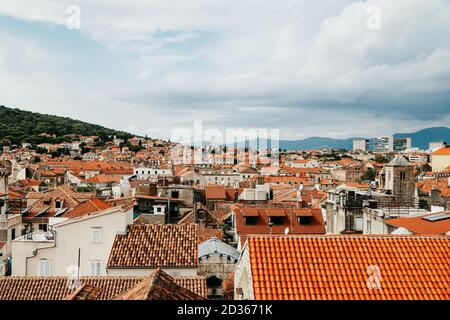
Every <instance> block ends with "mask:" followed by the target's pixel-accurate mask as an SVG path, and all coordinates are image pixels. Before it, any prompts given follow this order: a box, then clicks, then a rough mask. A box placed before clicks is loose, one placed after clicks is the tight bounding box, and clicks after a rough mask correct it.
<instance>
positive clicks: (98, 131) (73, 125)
mask: <svg viewBox="0 0 450 320" xmlns="http://www.w3.org/2000/svg"><path fill="white" fill-rule="evenodd" d="M42 133H47V134H49V135H56V138H52V137H43V136H40V134H42ZM67 134H81V135H86V136H88V135H95V136H99V137H100V138H101V139H102V140H103V141H105V140H108V139H110V137H111V136H117V137H120V138H131V137H133V136H132V135H131V134H129V133H126V132H123V131H117V130H113V129H108V128H105V127H102V126H99V125H96V124H90V123H87V122H83V121H79V120H73V119H71V118H66V117H58V116H54V115H48V114H41V113H35V112H30V111H24V110H20V109H12V108H7V107H5V106H0V142H1V141H2V140H3V139H7V140H10V142H11V143H12V144H20V143H22V142H28V143H32V144H39V143H43V142H50V143H61V142H63V141H68V140H69V139H67V138H65V137H63V136H64V135H67Z"/></svg>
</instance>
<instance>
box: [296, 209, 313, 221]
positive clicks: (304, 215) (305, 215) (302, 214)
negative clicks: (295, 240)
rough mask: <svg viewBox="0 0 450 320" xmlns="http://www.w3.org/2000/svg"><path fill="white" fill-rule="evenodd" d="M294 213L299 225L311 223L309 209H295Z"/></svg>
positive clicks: (311, 216) (311, 215)
mask: <svg viewBox="0 0 450 320" xmlns="http://www.w3.org/2000/svg"><path fill="white" fill-rule="evenodd" d="M295 214H296V216H297V220H298V223H299V224H300V225H310V224H311V223H312V218H313V213H312V211H311V209H296V210H295Z"/></svg>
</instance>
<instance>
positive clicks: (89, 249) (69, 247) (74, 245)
mask: <svg viewBox="0 0 450 320" xmlns="http://www.w3.org/2000/svg"><path fill="white" fill-rule="evenodd" d="M132 219H133V212H132V209H130V210H129V211H127V212H123V211H122V210H121V209H120V208H112V209H108V210H106V211H105V213H98V214H95V215H92V216H89V217H82V218H75V219H71V220H69V221H65V222H62V223H60V224H58V225H55V226H54V230H55V231H56V246H54V245H55V242H54V241H44V242H43V241H27V240H24V239H23V237H22V238H19V239H16V240H15V241H13V242H12V255H13V263H12V271H13V275H14V276H37V275H38V274H39V273H38V265H39V259H49V260H50V261H51V270H52V272H51V275H58V276H65V275H67V269H68V267H69V266H76V265H77V261H78V249H79V248H80V249H81V257H80V258H81V259H80V260H81V263H80V275H82V276H89V275H91V270H90V263H91V261H99V262H100V263H101V268H100V275H106V263H107V260H108V257H109V253H110V251H111V247H112V244H113V241H114V238H115V236H116V234H117V233H118V232H122V233H123V232H125V230H126V226H127V225H128V224H131V223H132ZM93 227H101V233H102V236H101V241H100V242H99V243H93V242H92V238H91V237H92V228H93ZM53 246H54V247H53ZM45 247H49V248H46V249H45ZM34 249H38V250H37V251H36V254H35V255H34V254H33V250H34ZM27 256H29V257H31V258H29V259H28V262H26V259H25V257H27Z"/></svg>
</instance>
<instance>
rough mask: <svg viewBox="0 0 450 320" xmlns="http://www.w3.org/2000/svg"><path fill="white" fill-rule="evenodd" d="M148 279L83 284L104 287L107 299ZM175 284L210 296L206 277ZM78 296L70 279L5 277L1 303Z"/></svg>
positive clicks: (96, 280) (0, 288)
mask: <svg viewBox="0 0 450 320" xmlns="http://www.w3.org/2000/svg"><path fill="white" fill-rule="evenodd" d="M144 279H145V277H110V276H106V277H105V276H103V277H81V279H80V284H81V285H82V286H83V285H84V284H86V285H89V286H92V287H95V288H100V289H101V290H100V294H99V295H98V297H97V299H99V300H107V299H111V298H113V297H115V296H117V295H118V294H120V293H122V292H124V291H126V290H129V289H130V288H132V287H133V286H136V285H137V284H139V283H140V282H142V281H143V280H144ZM174 279H175V282H176V283H177V284H179V285H181V286H183V287H185V288H186V289H189V290H190V291H192V292H194V293H196V294H198V295H199V296H202V297H205V298H206V297H207V288H206V279H205V278H204V277H199V276H197V277H175V278H174ZM74 293H75V294H76V292H75V290H70V289H69V287H68V286H67V277H2V278H0V300H62V299H67V298H69V297H70V295H71V294H74Z"/></svg>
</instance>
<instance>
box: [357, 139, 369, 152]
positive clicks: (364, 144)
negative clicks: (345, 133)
mask: <svg viewBox="0 0 450 320" xmlns="http://www.w3.org/2000/svg"><path fill="white" fill-rule="evenodd" d="M353 151H364V152H366V151H369V140H367V139H361V138H357V139H353Z"/></svg>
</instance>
